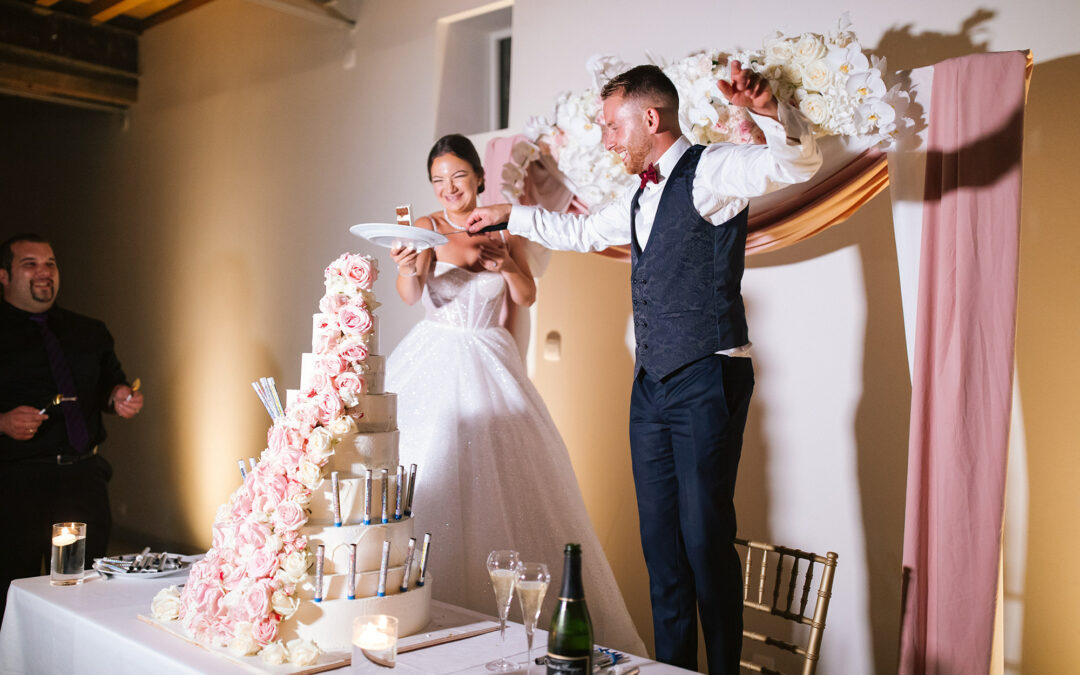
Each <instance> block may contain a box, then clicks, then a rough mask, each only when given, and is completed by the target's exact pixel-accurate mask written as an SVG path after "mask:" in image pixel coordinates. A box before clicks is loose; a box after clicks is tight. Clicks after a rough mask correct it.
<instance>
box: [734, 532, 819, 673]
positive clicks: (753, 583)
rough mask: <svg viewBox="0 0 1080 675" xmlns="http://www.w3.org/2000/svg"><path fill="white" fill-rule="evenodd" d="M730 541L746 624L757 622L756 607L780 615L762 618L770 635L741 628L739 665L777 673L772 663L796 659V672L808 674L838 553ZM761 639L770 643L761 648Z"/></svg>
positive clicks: (813, 665)
mask: <svg viewBox="0 0 1080 675" xmlns="http://www.w3.org/2000/svg"><path fill="white" fill-rule="evenodd" d="M735 546H736V549H738V551H739V555H740V557H741V558H742V560H743V607H744V608H745V609H746V610H754V612H749V611H744V615H745V616H744V622H745V623H746V624H747V625H746V626H745V627H756V623H755V622H754V617H755V616H757V615H758V613H759V612H760V613H763V614H765V615H768V616H769V617H779V620H777V619H775V618H771V619H768V620H764V619H763V620H762V622H763V623H768V624H769V629H770V632H771V633H774V634H773V635H766V634H764V633H762V632H756V631H754V630H743V655H744V660H742V661H740V662H739V665H740V666H742V669H743V670H748V671H751V672H756V673H764V674H765V675H782V673H781V671H780V670H776V669H774V668H775V667H776V666H777V664H778V662H779V661H783V660H784V659H785V658H786V661H784V663H785V665H788V666H789V667H790V666H791V664H793V663H801V670H800V671H799V672H801V673H802V675H813V673H814V671H815V670H816V669H817V664H818V657H819V656H820V654H821V638H822V635H823V634H824V632H825V616H826V614H827V613H828V611H829V598H830V597H831V596H832V583H833V574H834V573H835V571H836V559H837V557H838V556H837V555H836V554H835V553H832V552H829V553H826V554H825V556H824V557H822V556H820V555H817V554H816V553H807V552H806V551H799V550H797V549H790V548H786V547H784V546H776V545H774V544H765V543H761V542H757V541H746V540H744V539H736V540H735ZM815 583H816V587H817V597H816V598H815V599H814V601H813V602H812V603H811V602H810V592H811V590H813V588H814V586H815ZM808 610H809V612H810V614H809V615H808V614H807V611H808ZM751 624H753V625H751ZM803 626H805V627H808V628H809V630H807V629H806V628H802V627H803ZM777 633H779V634H781V635H782V636H783V637H780V636H778V635H776V634H777ZM762 645H764V646H767V647H768V648H769V649H762V648H761V646H762ZM801 645H805V646H801ZM776 650H778V651H776ZM748 652H751V654H750V658H749V659H746V658H745V657H746V656H747V653H748ZM770 654H772V656H770ZM788 654H792V655H794V657H792V656H788ZM755 661H756V662H755ZM763 663H767V664H768V665H763Z"/></svg>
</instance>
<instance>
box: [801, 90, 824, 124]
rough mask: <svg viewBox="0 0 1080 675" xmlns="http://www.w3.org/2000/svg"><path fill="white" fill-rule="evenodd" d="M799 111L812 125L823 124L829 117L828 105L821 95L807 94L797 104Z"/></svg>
mask: <svg viewBox="0 0 1080 675" xmlns="http://www.w3.org/2000/svg"><path fill="white" fill-rule="evenodd" d="M799 110H801V111H802V114H804V115H806V119H808V120H810V122H812V123H813V124H823V123H824V122H825V120H826V119H828V117H829V107H828V103H826V101H825V97H824V96H822V95H821V94H807V95H806V97H805V98H803V100H802V102H801V103H799Z"/></svg>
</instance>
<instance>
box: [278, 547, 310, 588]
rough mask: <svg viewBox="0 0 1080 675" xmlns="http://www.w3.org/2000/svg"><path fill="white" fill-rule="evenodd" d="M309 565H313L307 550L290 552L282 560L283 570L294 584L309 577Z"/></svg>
mask: <svg viewBox="0 0 1080 675" xmlns="http://www.w3.org/2000/svg"><path fill="white" fill-rule="evenodd" d="M309 567H311V557H310V554H309V553H308V552H307V551H306V550H304V551H294V552H292V553H289V554H287V555H286V556H285V558H284V559H283V560H282V561H281V570H282V571H283V572H284V573H285V578H286V579H287V580H288V581H290V582H292V583H294V584H298V583H300V582H301V581H303V580H304V579H306V578H307V576H308V573H307V571H308V568H309Z"/></svg>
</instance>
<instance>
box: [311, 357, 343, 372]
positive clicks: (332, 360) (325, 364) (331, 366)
mask: <svg viewBox="0 0 1080 675" xmlns="http://www.w3.org/2000/svg"><path fill="white" fill-rule="evenodd" d="M315 370H316V372H320V373H323V374H325V375H326V376H327V377H331V378H332V377H334V376H335V375H337V374H339V373H340V372H341V371H343V370H345V362H344V361H343V360H342V359H341V357H340V356H338V355H337V354H324V355H322V356H320V357H319V358H317V359H315Z"/></svg>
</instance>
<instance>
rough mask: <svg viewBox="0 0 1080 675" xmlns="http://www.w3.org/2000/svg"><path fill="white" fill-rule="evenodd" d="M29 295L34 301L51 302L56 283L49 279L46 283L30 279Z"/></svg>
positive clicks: (54, 293) (54, 295)
mask: <svg viewBox="0 0 1080 675" xmlns="http://www.w3.org/2000/svg"><path fill="white" fill-rule="evenodd" d="M30 297H31V298H33V299H34V302H52V301H53V298H55V297H56V283H55V282H54V281H52V280H51V279H50V280H49V281H48V283H47V284H45V283H40V282H33V281H31V282H30Z"/></svg>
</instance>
